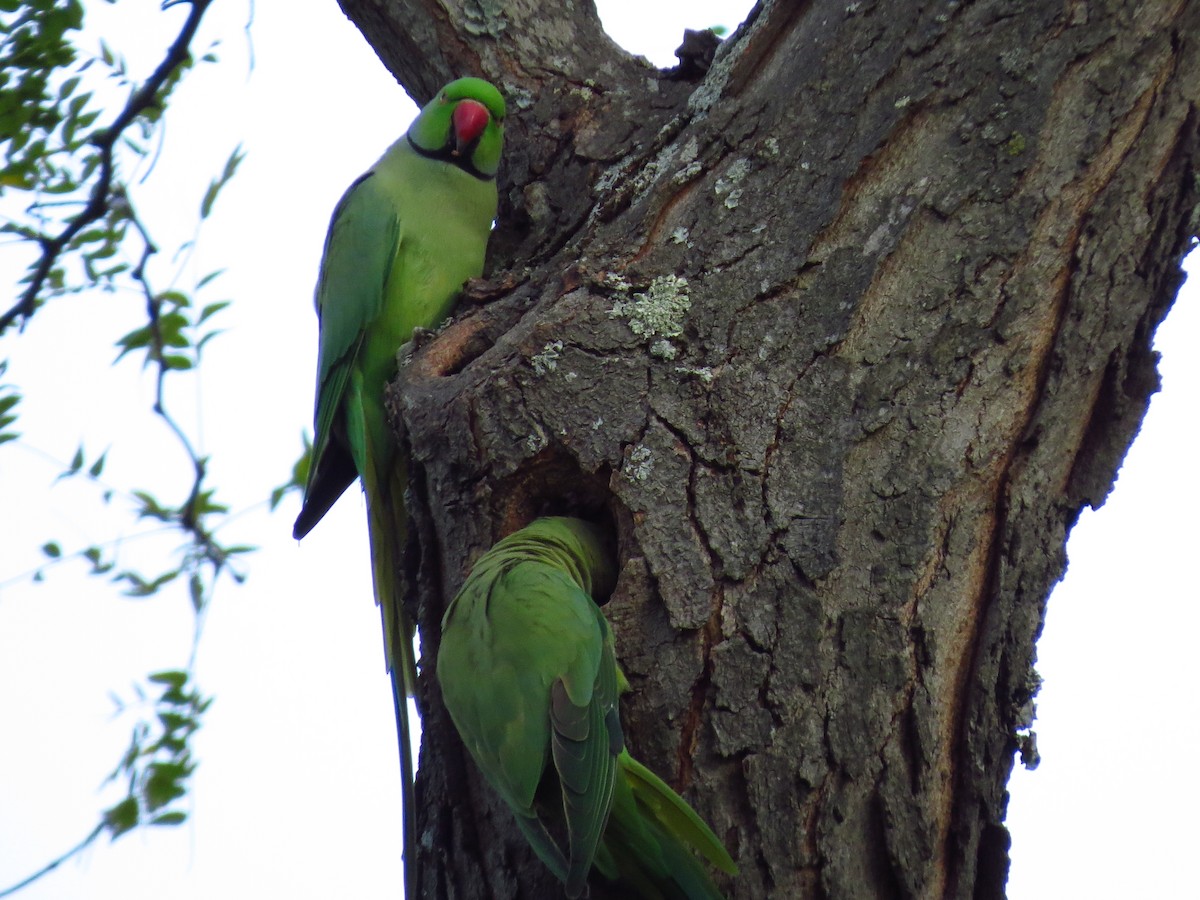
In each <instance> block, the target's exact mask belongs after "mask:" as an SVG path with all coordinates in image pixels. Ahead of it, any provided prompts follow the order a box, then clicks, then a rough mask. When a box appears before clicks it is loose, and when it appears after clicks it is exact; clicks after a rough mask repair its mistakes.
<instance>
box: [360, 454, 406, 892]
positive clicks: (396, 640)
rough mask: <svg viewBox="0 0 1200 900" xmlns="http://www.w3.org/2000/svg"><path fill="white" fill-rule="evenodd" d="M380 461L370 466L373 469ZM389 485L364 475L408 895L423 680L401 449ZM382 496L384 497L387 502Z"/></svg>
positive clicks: (388, 477) (386, 474)
mask: <svg viewBox="0 0 1200 900" xmlns="http://www.w3.org/2000/svg"><path fill="white" fill-rule="evenodd" d="M373 470H374V467H370V468H368V471H373ZM383 479H384V480H385V481H386V482H387V489H386V491H380V490H379V488H378V480H377V479H376V478H364V479H363V487H364V490H365V491H366V495H367V532H368V535H369V537H370V543H371V574H372V577H373V579H374V583H375V602H376V603H378V604H379V609H380V612H381V614H382V619H383V649H384V659H385V660H387V668H388V672H389V673H390V674H391V676H392V704H393V706H394V710H395V716H396V739H397V742H398V743H399V745H400V746H399V749H400V779H401V789H402V791H403V796H402V798H401V802H402V807H403V809H402V814H403V816H404V850H403V861H404V895H405V896H406V897H415V896H416V895H417V894H416V891H417V885H416V860H417V803H416V792H415V788H414V785H415V784H416V768H415V766H414V765H413V757H412V725H411V723H410V722H409V710H408V698H409V697H410V696H412V695H413V694H414V692H415V691H416V686H417V662H416V658H415V653H414V651H413V635H414V632H415V628H414V625H413V621H412V619H411V618H409V615H408V613H407V612H405V610H404V589H403V586H402V583H401V581H400V577H401V576H400V562H401V558H402V554H403V553H404V546H405V543H406V541H407V537H408V521H407V517H406V515H405V511H404V489H405V485H406V483H407V480H408V472H407V468H406V466H405V465H404V461H403V459H402V458H401V455H400V454H394V458H393V460H392V465H391V466H390V467H388V468H387V470H386V471H385V472H384V473H383ZM381 501H382V502H381Z"/></svg>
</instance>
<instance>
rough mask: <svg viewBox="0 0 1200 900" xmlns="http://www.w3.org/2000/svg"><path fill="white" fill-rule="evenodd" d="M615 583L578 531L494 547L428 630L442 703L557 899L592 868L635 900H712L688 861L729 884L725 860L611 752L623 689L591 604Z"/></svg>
mask: <svg viewBox="0 0 1200 900" xmlns="http://www.w3.org/2000/svg"><path fill="white" fill-rule="evenodd" d="M615 583H616V567H615V563H614V559H613V554H612V551H611V549H610V547H609V545H608V543H607V541H606V538H605V535H604V532H603V531H602V530H601V529H600V528H599V527H598V526H596V525H593V524H591V523H589V522H585V521H583V520H581V519H570V518H543V519H538V520H536V521H534V522H533V523H532V524H530V525H528V526H526V527H525V528H523V529H521V530H520V531H518V532H516V533H514V534H512V535H510V536H508V537H506V538H505V539H504V540H502V541H500V542H498V543H497V544H496V545H495V546H494V547H492V548H491V549H490V550H488V551H487V553H485V554H484V555H483V556H482V557H480V559H479V561H478V562H477V563H476V564H475V566H474V568H473V569H472V570H471V574H470V575H469V576H468V578H467V581H466V583H465V584H464V585H463V587H462V590H460V591H459V592H458V595H457V596H456V597H455V598H454V600H453V601H452V602H451V603H450V606H449V608H448V609H447V610H446V614H445V616H444V617H443V619H442V640H441V647H440V649H439V650H438V660H437V675H438V681H439V682H440V683H441V686H442V697H443V699H444V700H445V702H446V708H447V710H449V712H450V717H451V719H453V720H454V725H455V727H456V728H457V729H458V733H459V734H460V735H461V736H462V739H463V743H464V744H465V745H466V747H467V750H468V751H469V752H470V754H471V756H472V757H473V758H474V760H475V762H476V764H477V765H478V766H479V768H480V770H482V772H483V774H484V776H485V777H486V778H487V780H488V782H489V783H490V784H491V785H492V787H494V788H495V789H496V790H497V791H498V792H499V793H500V796H501V797H502V798H503V799H504V801H505V802H506V803H507V804H508V805H509V806H510V807H511V808H512V811H513V812H514V813H515V814H516V818H517V824H518V825H519V826H520V828H521V831H522V832H523V833H524V834H525V837H526V838H527V839H528V840H529V843H530V845H531V846H532V847H533V849H534V852H536V853H537V855H538V856H539V857H540V858H541V860H542V861H543V862H544V863H545V864H546V865H547V866H548V867H549V868H550V869H551V871H553V872H554V874H555V875H556V876H557V877H558V878H559V879H560V880H561V881H562V882H563V883H564V884H565V886H566V894H567V896H568V897H578V896H580V895H581V894H583V893H584V891H585V889H586V882H587V877H588V871H589V870H590V869H591V868H592V867H593V866H594V867H595V868H596V870H597V871H598V872H599V873H600V874H601V875H602V876H604V877H605V878H608V879H610V880H620V881H621V882H622V883H623V884H624V885H625V886H626V887H627V888H628V889H629V890H631V891H633V892H635V893H636V895H637V896H641V897H647V898H683V900H700V898H705V900H720V898H721V896H722V895H721V893H720V891H718V890H717V888H716V886H715V885H714V884H713V882H712V879H711V878H710V877H709V875H708V873H707V871H706V870H705V868H704V867H703V866H702V865H701V863H700V861H699V860H698V859H697V858H696V856H695V855H693V853H692V850H695V851H698V852H699V853H700V854H701V855H703V856H704V857H705V858H707V859H708V861H709V862H711V863H712V864H713V865H714V866H716V867H717V868H718V869H720V870H721V871H723V872H727V873H729V874H731V875H732V874H736V873H737V867H736V866H735V865H734V864H733V860H732V859H731V858H730V856H729V854H728V852H726V850H725V848H724V847H723V846H722V845H721V842H720V841H719V840H718V839H717V838H716V836H715V835H714V834H713V833H712V831H711V830H710V829H709V827H708V826H707V825H705V824H704V822H703V821H702V820H701V819H700V817H699V816H698V815H696V813H695V811H694V810H692V808H691V807H690V806H688V805H687V803H685V802H684V801H683V799H682V798H681V797H680V796H679V795H678V794H676V793H675V792H674V791H672V790H671V789H670V788H669V787H667V785H666V784H665V783H664V782H663V781H662V780H661V779H659V778H658V776H656V775H655V774H654V773H653V772H651V771H650V770H649V769H647V768H646V767H645V766H643V765H642V764H641V763H639V762H638V761H637V760H635V759H634V758H633V757H632V756H630V755H629V751H628V750H626V749H625V741H624V736H623V734H622V732H621V721H620V717H619V713H618V711H617V696H618V694H619V693H620V692H622V691H624V690H625V689H626V688H627V685H626V683H625V678H624V676H623V675H622V674H621V671H620V669H619V668H618V667H617V663H616V657H615V655H614V651H613V639H612V632H611V631H610V629H609V626H608V622H607V621H606V620H605V618H604V614H603V613H602V612H601V611H600V607H598V606H597V605H596V603H595V601H594V600H593V597H600V598H604V597H606V596H607V595H608V594H610V593H611V592H612V590H613V587H614V586H615ZM689 848H690V849H689Z"/></svg>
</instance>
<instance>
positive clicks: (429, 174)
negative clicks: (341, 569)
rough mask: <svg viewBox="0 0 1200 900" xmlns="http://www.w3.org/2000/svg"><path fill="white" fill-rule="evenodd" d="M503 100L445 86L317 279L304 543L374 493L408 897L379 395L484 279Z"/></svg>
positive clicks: (408, 756)
mask: <svg viewBox="0 0 1200 900" xmlns="http://www.w3.org/2000/svg"><path fill="white" fill-rule="evenodd" d="M503 129H504V98H503V97H502V96H501V95H500V92H499V91H498V90H496V88H495V87H493V86H492V85H491V84H489V83H488V82H486V81H483V80H481V79H479V78H460V79H458V80H457V81H452V82H450V84H448V85H446V86H445V87H444V88H442V89H441V90H440V91H439V92H438V94H437V96H436V97H434V98H433V100H431V101H430V102H429V103H428V104H427V105H426V106H425V108H424V109H422V110H421V112H420V114H419V115H418V116H417V118H416V119H415V120H414V121H413V123H412V125H411V126H410V127H409V129H408V133H407V134H406V135H405V136H404V137H402V138H401V139H400V140H398V141H396V143H394V144H393V145H392V146H391V147H389V148H388V150H387V152H386V153H384V154H383V156H382V157H381V158H380V160H379V162H377V163H376V164H375V166H374V167H373V168H372V169H371V170H370V171H369V172H367V173H366V174H365V175H363V176H362V177H360V178H359V179H358V180H357V181H355V182H354V184H352V185H350V187H349V189H348V190H347V191H346V193H345V194H344V195H343V196H342V199H341V200H340V201H338V205H337V207H336V208H335V209H334V211H333V219H332V220H331V221H330V223H329V233H328V235H327V236H326V238H325V253H324V257H323V258H322V260H321V270H320V276H319V278H318V280H317V289H316V306H317V317H318V319H319V321H320V350H319V355H318V357H317V400H316V411H315V413H314V420H315V431H316V435H315V437H314V439H313V446H312V455H311V460H310V464H309V470H308V479H307V483H306V484H305V487H304V503H303V507H302V508H301V510H300V515H299V517H298V518H297V519H296V525H295V528H294V530H293V532H292V533H293V536H294V537H295V538H296V539H300V538H302V537H304V536H305V535H306V534H308V532H309V531H311V530H312V528H313V526H314V525H316V524H317V522H319V521H320V520H321V517H322V516H324V515H325V513H326V512H327V511H328V510H329V508H330V507H331V506H332V505H333V503H334V501H336V500H337V498H338V497H340V496H341V495H342V492H343V491H345V490H346V488H347V487H349V486H350V484H351V482H353V481H354V479H355V478H361V479H362V485H363V490H364V491H365V492H366V498H367V526H368V532H369V534H370V540H371V569H372V575H373V580H374V584H375V601H376V603H378V604H379V607H380V610H381V612H382V617H383V636H384V654H385V657H386V661H387V668H388V671H389V672H390V673H391V676H392V694H393V698H394V701H395V707H396V727H397V731H398V738H399V742H400V763H401V777H402V780H403V783H404V854H405V856H404V858H405V880H406V886H407V887H408V888H409V892H408V896H410V897H412V896H415V892H414V891H413V890H412V887H413V885H412V880H413V878H414V877H415V876H414V874H413V865H412V863H413V861H414V860H415V858H416V857H415V849H416V843H415V841H416V808H415V804H414V801H413V787H412V786H413V779H414V773H413V764H412V751H411V750H410V744H409V730H410V729H409V722H408V701H407V697H408V696H409V695H411V694H412V693H413V689H414V687H415V684H416V662H415V660H414V658H413V657H414V652H413V633H414V627H413V622H412V620H411V618H410V617H409V616H408V614H407V613H406V612H405V609H404V604H403V588H402V586H401V583H400V575H399V566H400V562H401V555H402V554H403V552H404V545H405V537H406V534H407V521H406V518H405V512H404V489H405V485H406V483H407V466H406V464H405V460H404V459H403V455H402V454H401V453H400V452H399V449H398V447H397V446H396V442H395V440H394V439H393V437H392V434H391V431H390V429H389V428H388V423H387V414H386V412H385V410H384V402H383V393H384V388H385V387H386V386H387V384H388V382H389V381H390V380H391V378H392V377H393V376H394V375H395V373H396V352H397V351H398V350H399V349H400V346H401V345H402V344H403V343H404V342H405V341H407V340H409V338H411V337H412V333H413V329H415V328H418V327H420V328H436V327H437V326H438V325H440V324H441V323H442V322H443V321H444V320H445V318H446V317H447V315H449V313H450V309H451V307H452V305H453V303H454V300H455V297H456V296H457V294H458V293H459V291H460V289H461V288H462V286H463V283H464V282H465V281H467V279H469V278H475V277H477V276H479V275H481V274H482V273H483V260H484V253H485V250H486V248H487V241H488V236H489V234H490V233H491V227H492V221H493V220H494V219H495V217H496V202H497V195H496V170H497V168H498V166H499V163H500V151H501V147H502V144H503V141H504V130H503Z"/></svg>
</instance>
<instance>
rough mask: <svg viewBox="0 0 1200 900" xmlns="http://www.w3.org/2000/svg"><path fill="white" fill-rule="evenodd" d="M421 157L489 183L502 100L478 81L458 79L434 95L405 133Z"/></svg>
mask: <svg viewBox="0 0 1200 900" xmlns="http://www.w3.org/2000/svg"><path fill="white" fill-rule="evenodd" d="M408 141H409V143H410V144H412V146H413V148H414V149H415V150H416V151H417V152H418V153H420V154H422V155H423V156H428V157H431V158H434V159H441V160H444V161H446V162H449V163H451V164H453V165H455V166H458V167H459V168H460V169H463V170H464V171H466V172H469V173H470V174H472V175H474V176H475V177H476V178H485V179H487V178H495V177H496V170H497V169H498V168H499V166H500V151H501V149H502V147H503V144H504V97H503V96H501V94H500V92H499V91H498V90H496V88H495V87H494V86H493V85H492V84H490V83H489V82H487V81H484V80H483V79H482V78H459V79H458V80H457V81H452V82H450V83H449V84H448V85H446V86H445V87H444V88H442V89H441V90H440V91H438V93H437V96H436V97H434V98H433V99H432V100H430V101H429V103H427V104H425V108H424V109H422V110H421V113H420V115H418V116H417V118H416V120H415V121H414V122H413V123H412V126H411V127H410V128H409V129H408Z"/></svg>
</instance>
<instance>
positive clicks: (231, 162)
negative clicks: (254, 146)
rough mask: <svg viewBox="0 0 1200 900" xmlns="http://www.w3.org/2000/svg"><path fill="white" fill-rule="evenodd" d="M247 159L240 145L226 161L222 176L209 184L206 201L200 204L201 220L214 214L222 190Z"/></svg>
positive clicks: (205, 196)
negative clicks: (214, 207) (213, 210)
mask: <svg viewBox="0 0 1200 900" xmlns="http://www.w3.org/2000/svg"><path fill="white" fill-rule="evenodd" d="M245 158H246V154H245V153H243V152H242V145H241V144H238V145H237V146H236V147H234V148H233V152H232V153H230V154H229V159H227V160H225V168H224V170H223V171H222V172H221V174H220V176H218V177H217V178H215V179H213V181H212V182H211V183H210V184H209V186H208V190H207V191H205V192H204V200H203V201H202V202H201V203H200V218H201V219H207V218H208V216H209V213H211V212H212V208H213V204H214V203H216V202H217V195H218V194H220V193H221V189H222V188H223V187H225V185H226V184H228V183H229V179H231V178H232V177H233V176H234V174H236V172H237V170H238V166H240V165H241V163H242V160H243V159H245Z"/></svg>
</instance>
